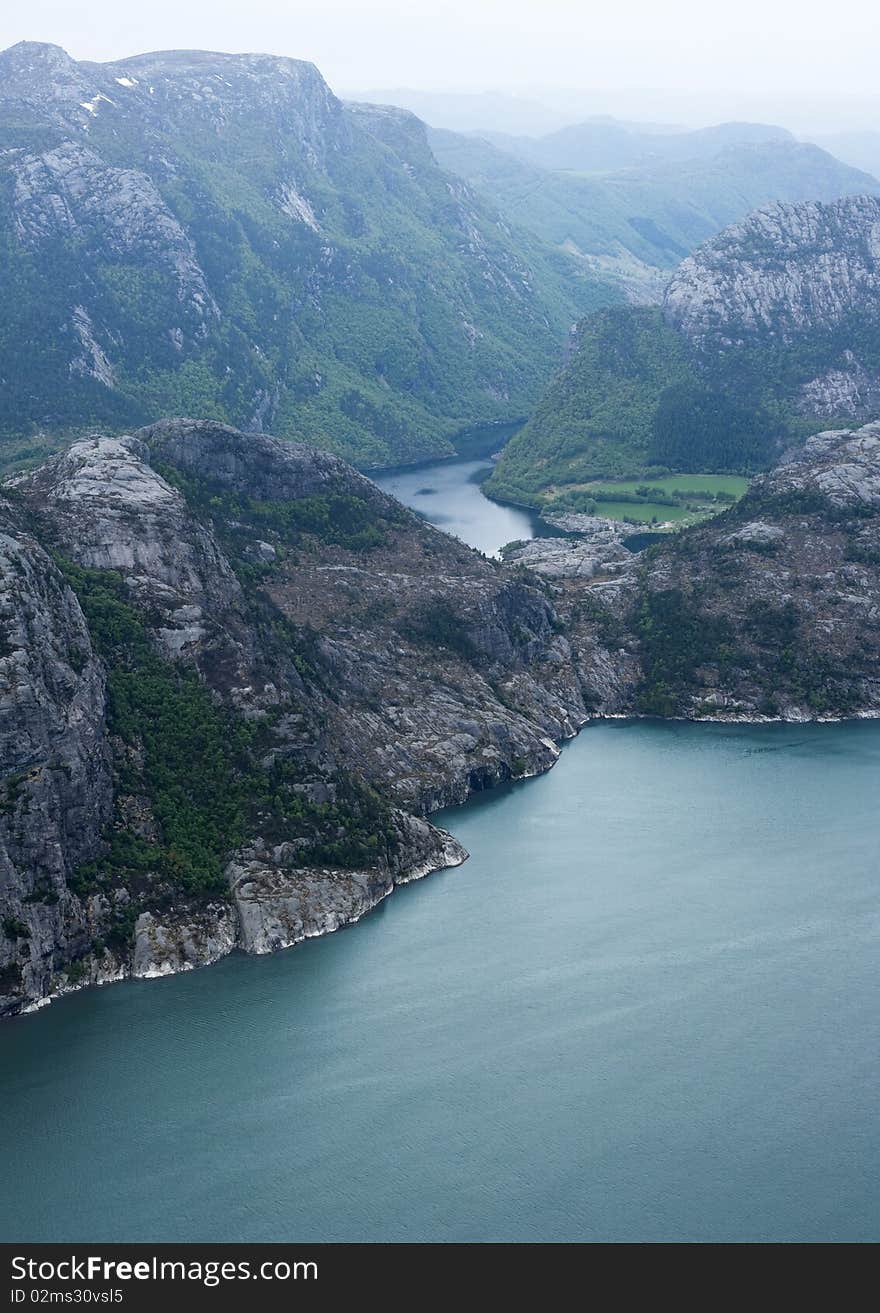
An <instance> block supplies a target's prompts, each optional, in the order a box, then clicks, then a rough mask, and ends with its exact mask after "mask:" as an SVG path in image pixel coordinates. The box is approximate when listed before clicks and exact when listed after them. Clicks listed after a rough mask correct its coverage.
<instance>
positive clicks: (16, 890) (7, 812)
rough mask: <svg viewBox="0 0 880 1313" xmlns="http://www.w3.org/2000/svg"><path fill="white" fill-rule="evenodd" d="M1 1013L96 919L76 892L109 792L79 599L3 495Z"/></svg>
mask: <svg viewBox="0 0 880 1313" xmlns="http://www.w3.org/2000/svg"><path fill="white" fill-rule="evenodd" d="M0 780H2V783H0V918H2V922H3V924H2V928H0V1014H2V1012H4V1011H6V1010H7V1009H8V1008H10V1007H13V1006H15V1005H17V1004H18V1002H19V1001H20V1000H21V999H37V998H41V997H43V996H44V995H45V994H46V993H48V991H49V988H50V986H51V982H52V981H53V979H54V978H55V976H56V973H57V972H58V970H59V969H62V968H63V966H64V964H65V962H66V961H67V960H69V959H70V957H71V956H74V955H75V954H76V953H78V952H79V951H81V950H82V949H84V948H85V947H86V946H87V945H88V944H89V942H90V939H91V937H92V935H93V933H94V929H95V920H96V918H95V916H94V909H89V908H88V907H87V906H84V905H83V904H82V903H81V902H80V900H79V899H78V898H77V897H76V896H75V895H74V894H73V893H72V892H71V889H70V887H69V885H68V879H69V877H70V876H71V875H72V874H73V872H74V870H75V868H76V867H77V865H78V864H79V863H80V862H82V861H87V860H89V859H90V858H92V857H94V856H95V855H96V854H97V852H98V851H99V847H100V832H101V827H102V825H103V824H104V823H105V822H106V821H107V820H109V817H110V814H111V802H112V783H111V773H110V758H109V752H108V748H107V744H106V741H105V733H104V672H103V669H102V667H101V664H100V662H99V661H98V660H97V659H96V657H95V654H94V651H93V649H92V644H91V640H90V638H89V633H88V630H87V628H86V625H85V622H84V620H83V616H82V612H81V611H80V608H79V605H78V604H77V601H76V598H75V597H74V596H73V594H72V593H71V592H70V590H69V589H68V588H67V586H66V585H65V583H64V580H63V579H62V577H61V575H60V573H59V572H58V570H57V569H56V567H55V565H54V564H53V562H52V561H51V559H50V558H49V557H48V556H47V554H46V553H45V552H44V551H43V549H42V548H41V547H39V546H38V544H37V543H36V542H35V541H34V539H33V538H32V537H31V536H30V535H29V534H28V533H26V532H25V531H24V530H23V529H22V527H21V521H20V517H19V515H18V513H17V511H16V509H14V508H13V506H11V505H10V504H9V503H8V502H3V503H2V504H0Z"/></svg>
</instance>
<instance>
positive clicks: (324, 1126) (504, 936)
mask: <svg viewBox="0 0 880 1313" xmlns="http://www.w3.org/2000/svg"><path fill="white" fill-rule="evenodd" d="M878 780H880V724H856V725H848V726H834V725H826V726H808V727H783V726H760V727H757V726H754V727H753V726H748V727H735V728H728V727H722V726H711V725H662V724H650V723H637V724H621V723H613V724H600V725H595V726H592V727H590V728H588V729H586V730H585V731H584V732H583V733H582V735H581V736H580V738H579V739H578V740H576V741H575V742H574V743H572V744H571V745H569V746H568V747H567V748H566V750H565V752H564V753H563V756H562V760H561V761H560V763H559V765H558V766H557V767H556V769H555V770H554V771H552V772H551V773H550V774H549V775H546V776H544V777H542V778H541V779H537V780H532V781H529V782H527V783H523V784H518V785H514V786H512V787H509V788H507V789H506V790H502V791H499V792H497V793H494V794H491V795H483V796H482V797H480V799H479V800H477V801H475V802H474V803H472V804H469V805H468V806H467V807H465V808H462V809H459V810H457V811H454V812H450V813H447V814H445V816H444V818H443V819H444V820H445V823H446V824H447V825H448V826H450V827H451V828H452V829H453V830H454V832H455V833H456V834H457V835H458V836H459V837H460V838H461V839H462V840H463V842H464V843H465V844H466V845H467V847H468V848H469V849H470V850H471V853H472V857H471V860H470V861H469V862H467V863H466V864H465V865H464V866H463V867H461V868H459V869H457V870H452V871H448V872H444V873H442V874H439V875H435V876H432V877H431V878H429V879H427V880H424V881H422V882H420V883H418V884H415V885H411V886H409V887H408V888H405V889H403V890H400V891H399V892H397V893H395V894H394V895H393V897H392V898H390V899H389V900H388V901H387V902H386V903H385V904H383V906H382V907H381V908H380V909H378V910H377V911H376V912H374V913H373V914H372V915H371V916H369V917H367V918H365V920H363V921H362V922H361V923H360V924H359V925H357V926H355V927H352V928H350V929H348V930H345V931H342V932H340V933H339V934H336V935H332V936H330V937H328V938H327V939H323V940H315V941H312V942H310V943H308V944H305V945H303V946H301V947H299V948H296V949H294V950H292V951H290V952H287V953H281V954H278V955H276V956H274V957H270V958H250V959H248V958H244V957H238V956H236V957H233V958H229V959H227V960H226V961H224V962H222V963H220V964H219V965H217V966H215V967H211V968H210V969H207V970H204V971H199V972H194V973H192V974H190V975H186V976H178V977H175V978H172V979H168V980H159V981H153V982H135V983H130V984H124V985H115V986H112V987H109V988H105V989H101V990H92V991H87V992H84V993H81V994H78V995H74V996H71V997H68V998H66V999H63V1000H61V1001H60V1002H58V1003H56V1004H54V1005H53V1006H52V1007H50V1008H48V1009H46V1010H45V1011H43V1012H40V1013H38V1014H36V1015H33V1016H29V1017H22V1018H19V1019H16V1020H14V1021H11V1022H6V1023H3V1024H2V1025H0V1064H2V1077H0V1086H2V1088H0V1107H2V1109H3V1118H2V1128H0V1162H2V1164H3V1172H2V1196H3V1202H2V1205H0V1236H2V1238H4V1239H13V1238H16V1239H22V1238H26V1239H29V1240H37V1239H47V1240H49V1239H57V1240H73V1239H88V1240H92V1241H94V1240H168V1241H170V1240H253V1241H256V1240H292V1239H293V1240H304V1241H305V1240H335V1239H353V1240H373V1241H376V1240H424V1239H427V1240H457V1239H461V1240H752V1239H767V1240H866V1239H877V1238H878V1234H880V1226H878V1205H880V1146H878V1128H877V1090H878V1078H880V1058H878V1018H880V1009H878V983H877V947H878V929H880V926H878V920H880V918H878V903H880V899H878V894H880V888H878V886H880V871H878V865H880V864H878V828H880V826H878V816H877V797H878Z"/></svg>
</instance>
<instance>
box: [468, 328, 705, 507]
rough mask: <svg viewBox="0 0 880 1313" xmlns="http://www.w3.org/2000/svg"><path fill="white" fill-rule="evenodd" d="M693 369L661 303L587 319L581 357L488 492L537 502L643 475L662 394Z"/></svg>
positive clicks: (515, 442)
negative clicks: (555, 491) (552, 492)
mask: <svg viewBox="0 0 880 1313" xmlns="http://www.w3.org/2000/svg"><path fill="white" fill-rule="evenodd" d="M689 371H690V366H689V365H688V362H687V358H686V355H685V349H684V345H683V342H682V340H681V339H680V337H679V336H678V334H677V333H675V332H674V331H673V330H672V329H671V328H668V327H667V326H666V324H665V323H664V322H663V317H662V315H661V313H660V311H659V310H658V309H657V308H656V307H653V306H649V307H639V308H634V307H619V308H613V309H608V310H600V311H598V312H597V313H596V314H594V315H592V316H590V318H588V319H587V320H585V321H584V323H583V324H582V325H581V329H580V335H579V340H578V348H577V351H576V352H575V355H574V356H573V358H572V359H571V361H570V362H569V364H568V366H567V367H566V368H565V369H564V370H563V371H562V373H561V374H559V375H558V376H557V378H556V379H555V380H554V382H553V383H552V384H551V385H550V387H549V388H548V389H547V391H546V392H545V393H544V396H543V397H542V398H541V400H540V402H539V403H538V406H537V408H536V409H535V412H534V414H533V415H532V418H531V419H530V420H529V422H528V424H526V425H525V427H524V428H522V429H521V430H520V431H519V433H517V434H516V435H515V436H514V437H513V438H512V439H511V441H510V443H509V444H508V446H507V447H506V448H505V450H504V452H503V454H502V456H501V459H500V460H499V461H498V463H497V465H496V467H495V469H494V471H493V473H492V475H491V477H490V478H489V479H488V480H487V482H486V483H485V484H484V489H485V491H486V492H487V493H488V494H489V495H490V496H491V495H495V496H498V497H500V498H502V499H506V500H509V501H517V502H525V503H527V504H529V505H533V506H534V505H538V504H539V502H540V500H541V496H540V494H541V493H542V492H543V491H544V490H545V489H547V488H549V487H560V486H564V485H567V484H580V483H584V482H588V481H590V480H593V479H596V478H602V477H605V478H614V477H621V476H628V475H631V474H637V473H639V472H640V470H641V467H642V466H644V465H645V464H646V462H647V459H648V453H649V450H650V446H651V438H652V422H653V418H654V413H655V410H656V405H657V399H658V397H659V396H660V394H661V393H662V391H663V390H664V388H666V387H667V386H669V385H670V384H672V383H674V382H676V381H679V380H682V379H684V378H687V377H688V376H689Z"/></svg>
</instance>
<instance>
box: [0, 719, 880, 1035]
mask: <svg viewBox="0 0 880 1313" xmlns="http://www.w3.org/2000/svg"><path fill="white" fill-rule="evenodd" d="M874 720H880V708H877V709H866V710H861V711H857V712H854V713H853V714H852V715H849V716H803V717H796V716H762V715H759V714H755V715H746V714H740V713H735V712H733V713H730V714H727V715H714V716H708V715H707V716H650V715H642V714H639V713H637V712H607V713H604V714H602V715H593V716H588V717H587V718H586V719H585V720H584V721H583V722H582V723H581V724H580V725H578V726H577V727H576V728H575V729H574V730H573V731H572V733H571V734H569V735H566V736H565V737H564V738H563V739H561V740H560V741H559V743H557V744H554V746H555V747H556V749H557V750H556V753H555V755H554V756H553V758H552V760H550V761H549V762H548V763H547V765H546V766H544V767H539V768H538V769H536V770H531V771H528V772H526V773H524V774H522V775H517V776H515V777H512V778H510V779H507V780H503V781H499V782H498V783H496V784H495V785H493V786H492V787H491V788H490V789H487V790H472V791H471V792H469V793H468V796H467V797H466V798H464V799H462V801H461V802H457V803H452V804H448V805H447V806H441V807H437V808H435V809H433V811H432V813H431V814H434V812H437V811H448V810H453V809H454V810H456V811H457V810H458V809H459V808H461V807H465V806H467V804H468V803H469V802H471V801H473V800H474V799H475V798H476V797H477V796H478V795H480V794H483V793H492V792H494V791H495V790H496V789H498V788H499V787H501V786H502V785H504V786H509V785H512V784H519V783H524V782H526V781H528V780H532V779H537V778H539V777H540V776H542V775H547V774H549V772H550V771H551V770H552V769H553V767H554V766H556V764H557V763H558V762H559V760H560V758H561V756H562V751H563V749H564V747H565V746H566V744H568V743H571V742H573V741H574V740H575V739H576V738H578V737H579V736H580V734H581V732H582V731H583V730H584V729H586V728H588V727H589V726H590V725H596V724H601V723H603V722H606V721H607V722H611V721H615V722H632V723H633V724H639V723H643V722H645V721H654V722H656V723H657V724H670V723H672V724H677V725H702V724H709V725H843V724H848V723H850V722H852V723H856V722H866V721H874ZM441 833H442V834H444V835H445V836H446V838H447V840H448V842H446V843H444V845H443V849H442V853H441V858H442V860H441V862H440V863H439V864H437V865H434V864H433V862H431V861H426V862H422V863H416V865H415V866H413V867H412V869H411V870H409V871H407V872H401V873H400V874H399V875H396V876H394V877H391V878H390V879H389V881H388V882H387V884H385V885H384V886H380V888H379V890H378V891H377V896H375V897H371V898H368V899H367V900H365V902H364V903H363V904H362V905H361V906H360V907H359V908H357V909H356V910H355V911H354V912H353V914H352V915H350V916H346V915H343V916H341V917H339V918H338V919H336V920H335V922H334V923H333V924H330V923H329V921H328V922H326V923H325V924H324V925H323V926H321V927H320V928H314V929H304V930H303V932H302V933H300V934H296V935H295V936H294V937H292V938H291V939H290V940H289V941H288V942H285V943H279V944H277V945H276V946H273V947H269V948H264V949H248V948H246V947H243V946H242V945H241V944H240V943H239V942H238V941H237V937H236V938H233V939H230V941H229V942H228V944H226V945H225V946H223V947H222V948H221V950H220V951H219V952H217V953H216V954H214V955H213V956H209V957H206V958H205V960H204V961H201V962H200V961H181V962H179V963H178V964H176V965H172V964H171V963H170V962H168V961H167V959H166V961H165V962H163V964H162V966H161V967H159V968H156V969H147V970H143V971H137V970H135V969H134V957H135V947H134V945H133V946H132V953H131V962H130V963H128V964H122V963H118V964H117V965H116V966H114V967H109V968H108V969H107V971H106V973H99V974H98V977H97V978H95V979H90V980H82V981H77V982H75V983H71V984H65V985H62V986H61V987H60V988H59V989H56V990H53V991H52V992H51V993H49V994H47V995H45V996H44V997H42V998H39V999H35V1000H33V1002H31V1003H29V1004H28V1005H27V1006H26V1007H23V1008H21V1009H20V1010H19V1011H18V1012H15V1013H11V1014H10V1015H8V1016H6V1017H3V1018H0V1023H2V1022H3V1021H11V1020H14V1019H15V1018H18V1017H25V1016H33V1015H34V1014H36V1013H37V1012H42V1011H43V1009H44V1008H47V1007H48V1006H49V1005H50V1004H52V1003H55V1002H57V1001H58V1000H59V999H62V998H65V997H67V996H68V995H70V994H78V993H81V992H83V991H84V990H87V989H101V988H104V987H105V986H107V985H116V984H121V983H123V982H125V981H127V980H159V979H165V978H167V977H169V976H175V975H183V974H185V973H186V972H189V971H197V970H203V969H205V968H207V967H210V966H213V965H214V963H215V962H219V961H222V960H223V959H224V958H226V957H229V956H230V955H231V954H232V953H241V954H243V955H244V956H246V957H265V956H269V955H270V954H274V953H281V952H286V951H288V950H289V949H292V948H296V947H297V945H298V944H301V943H305V942H306V941H307V940H310V939H323V938H325V937H326V936H327V935H330V934H335V933H336V932H337V931H339V930H345V929H347V928H348V927H349V926H353V925H357V923H358V922H359V921H361V920H363V918H364V917H365V916H368V915H369V914H370V913H371V912H372V911H373V910H374V909H375V908H376V907H378V906H379V905H380V904H382V903H384V902H385V901H386V899H388V898H389V897H390V896H391V895H392V894H393V893H394V892H395V890H396V889H398V888H399V887H401V886H406V885H409V884H414V883H416V882H417V881H418V880H423V879H426V878H427V877H428V876H430V875H437V874H439V873H440V872H441V871H449V870H456V869H457V868H458V867H459V866H463V865H464V864H465V862H467V860H468V858H469V856H470V854H469V853H468V852H467V850H466V849H464V848H463V847H462V845H461V844H460V843H459V841H458V840H457V839H456V837H455V835H454V834H452V832H451V831H447V830H445V829H444V830H442V831H441ZM223 906H224V909H232V908H234V907H235V906H236V905H235V902H234V900H233V901H232V903H230V904H225V903H224V905H223ZM143 915H145V916H148V917H149V916H150V914H149V913H145V914H143Z"/></svg>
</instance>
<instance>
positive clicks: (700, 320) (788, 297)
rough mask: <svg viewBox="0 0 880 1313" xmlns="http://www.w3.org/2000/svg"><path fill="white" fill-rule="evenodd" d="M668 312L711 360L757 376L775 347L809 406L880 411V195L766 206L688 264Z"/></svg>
mask: <svg viewBox="0 0 880 1313" xmlns="http://www.w3.org/2000/svg"><path fill="white" fill-rule="evenodd" d="M664 309H665V314H666V318H667V321H668V322H669V323H671V324H672V325H673V326H674V327H675V328H677V329H678V330H679V332H681V333H683V334H684V336H685V337H686V339H687V340H688V342H689V344H690V345H691V347H692V348H693V350H694V351H695V352H696V355H697V357H698V359H699V360H700V361H702V362H704V363H705V364H706V365H707V366H708V367H710V368H712V369H714V370H716V371H717V370H718V369H719V368H722V367H725V366H726V367H728V368H730V369H731V370H733V371H734V372H736V371H738V370H740V371H742V370H743V366H745V370H751V371H753V372H754V371H756V369H757V367H758V364H759V362H758V361H757V360H756V359H754V357H755V356H756V355H757V353H769V355H770V357H771V365H773V366H777V367H780V366H784V367H785V370H784V374H787V378H786V377H784V380H783V381H784V384H787V385H788V389H789V393H790V400H791V401H792V403H793V404H794V405H795V406H796V407H797V409H798V410H800V411H801V412H802V413H804V414H807V415H810V416H815V417H817V418H821V419H828V418H837V419H844V418H851V419H863V418H868V417H869V416H870V415H872V414H875V413H876V411H877V409H878V407H880V331H878V324H880V200H878V199H877V198H876V197H874V196H862V197H853V198H851V199H848V200H841V201H835V202H833V203H831V204H824V205H823V204H820V203H818V202H808V203H804V204H801V205H773V206H769V207H767V209H765V210H759V211H758V212H757V213H755V214H753V215H751V216H750V217H749V218H748V219H746V220H744V221H743V222H742V223H740V224H736V225H734V226H733V227H731V228H728V229H726V230H725V231H724V232H723V233H721V234H720V236H718V237H716V238H715V239H714V240H713V241H710V242H707V243H706V244H705V245H704V246H702V247H701V248H700V249H699V250H698V251H697V252H695V254H694V255H692V256H690V257H689V258H688V259H687V260H685V261H683V263H682V264H681V265H680V266H679V268H678V269H677V270H676V272H675V274H674V275H673V277H672V280H671V282H670V284H669V286H668V288H667V291H666V296H665V301H664ZM768 370H769V367H768V363H767V361H766V359H765V360H764V362H763V364H762V365H761V371H762V372H764V373H767V372H768ZM814 370H815V373H814V372H813V371H814Z"/></svg>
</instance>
